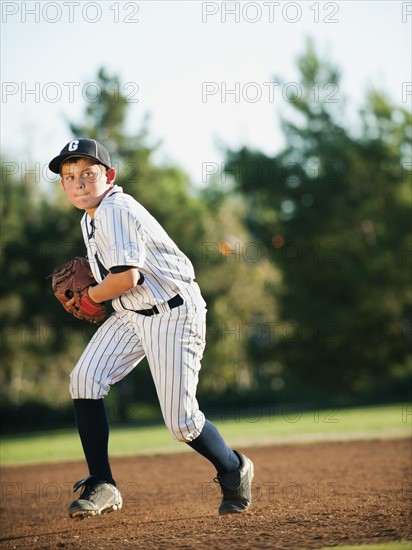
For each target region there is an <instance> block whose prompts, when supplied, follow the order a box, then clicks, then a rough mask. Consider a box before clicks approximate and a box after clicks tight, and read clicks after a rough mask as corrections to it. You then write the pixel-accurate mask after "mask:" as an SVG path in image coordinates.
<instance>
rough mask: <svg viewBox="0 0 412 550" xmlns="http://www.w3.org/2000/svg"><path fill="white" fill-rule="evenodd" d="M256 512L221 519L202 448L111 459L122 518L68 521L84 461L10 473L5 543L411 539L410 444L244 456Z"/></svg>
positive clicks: (311, 544)
mask: <svg viewBox="0 0 412 550" xmlns="http://www.w3.org/2000/svg"><path fill="white" fill-rule="evenodd" d="M242 450H243V451H245V452H246V453H247V454H248V455H249V456H250V457H251V458H252V460H253V461H254V463H255V479H254V482H253V487H252V491H253V496H254V503H253V507H252V508H251V509H250V510H249V511H248V512H247V513H245V514H242V515H235V516H222V517H220V516H218V514H217V507H218V504H219V501H220V493H219V488H218V486H217V484H216V483H213V480H212V478H213V475H214V472H213V470H212V469H211V468H210V465H209V463H208V462H206V461H205V460H204V459H203V458H202V457H200V456H198V455H197V454H196V453H181V454H174V455H156V456H152V457H136V458H124V459H113V461H112V465H113V469H114V472H115V475H116V479H117V481H118V485H119V488H120V489H121V491H122V494H123V497H124V507H123V510H121V511H120V512H115V513H112V514H107V515H103V516H99V517H94V518H89V519H87V520H83V521H74V520H70V519H68V518H67V517H66V509H67V506H68V505H69V504H70V501H71V499H72V492H71V487H72V484H73V482H74V481H76V480H78V479H81V478H82V477H84V475H85V474H86V471H85V469H84V466H83V464H82V463H77V462H76V463H65V464H56V465H48V466H40V465H39V466H30V467H28V466H27V467H16V468H13V467H11V468H4V469H3V470H2V475H1V487H2V493H1V536H0V548H5V549H12V548H22V549H30V550H33V549H39V548H42V549H55V548H77V549H78V548H93V549H94V548H104V549H112V548H116V549H119V548H145V549H170V548H183V549H188V548H208V549H209V550H212V549H222V548H225V549H226V548H243V549H244V548H248V549H249V548H252V549H254V548H282V549H283V548H284V549H293V550H297V549H303V548H307V549H309V548H320V547H322V546H330V545H337V546H339V545H344V544H355V543H357V544H366V543H377V542H387V541H396V540H405V539H407V540H411V539H412V526H411V505H410V501H411V496H412V476H411V459H412V446H411V442H410V441H409V440H405V439H403V440H391V441H390V440H388V441H378V440H376V441H358V442H350V443H319V444H305V445H284V446H283V445H282V446H273V447H262V448H254V449H252V448H250V449H242Z"/></svg>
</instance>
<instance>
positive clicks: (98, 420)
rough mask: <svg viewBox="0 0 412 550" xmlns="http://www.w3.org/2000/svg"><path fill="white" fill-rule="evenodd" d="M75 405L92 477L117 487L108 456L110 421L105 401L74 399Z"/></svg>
mask: <svg viewBox="0 0 412 550" xmlns="http://www.w3.org/2000/svg"><path fill="white" fill-rule="evenodd" d="M73 404H74V413H75V417H76V424H77V429H78V431H79V435H80V440H81V442H82V445H83V451H84V455H85V457H86V461H87V465H88V467H89V473H90V475H94V476H97V477H98V478H99V480H102V481H103V480H104V481H107V482H108V483H112V484H113V485H115V482H114V479H113V477H112V472H111V469H110V463H109V455H108V444H109V419H108V418H107V412H106V407H105V405H104V402H103V399H74V400H73Z"/></svg>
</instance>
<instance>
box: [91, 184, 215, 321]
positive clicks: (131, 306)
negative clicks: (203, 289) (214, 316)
mask: <svg viewBox="0 0 412 550" xmlns="http://www.w3.org/2000/svg"><path fill="white" fill-rule="evenodd" d="M81 227H82V232H83V238H84V241H85V243H86V247H87V256H88V259H89V262H90V265H91V268H92V271H93V275H94V277H95V279H96V281H97V282H101V281H102V280H103V279H104V277H105V276H106V275H107V273H108V272H109V271H110V270H111V269H112V268H114V267H118V266H132V267H137V268H138V269H139V272H140V273H141V275H143V277H144V284H141V285H138V286H136V287H135V288H133V289H131V290H129V291H127V292H125V293H123V294H122V295H121V296H119V297H117V298H114V299H113V300H112V305H113V308H114V309H115V310H116V311H119V312H121V311H124V310H133V311H136V310H141V309H149V308H151V307H153V306H155V305H159V304H162V303H164V302H167V301H168V300H170V299H171V298H172V297H173V296H175V295H176V294H179V293H181V292H182V291H184V290H187V289H189V287H190V286H191V285H192V283H193V281H194V278H195V274H194V270H193V265H192V263H191V262H190V260H189V259H188V258H187V257H186V256H185V255H184V254H183V252H182V251H181V250H180V249H179V248H178V246H177V245H176V244H175V243H174V242H173V240H172V239H171V238H170V237H169V236H168V234H167V233H166V231H165V230H164V229H163V227H162V226H161V225H160V224H159V223H158V222H157V220H156V219H155V218H154V217H153V216H152V215H151V214H150V213H149V212H148V211H147V210H146V209H145V208H144V207H143V206H142V205H141V204H140V203H139V202H137V201H136V200H135V199H134V198H133V197H131V196H130V195H128V194H126V193H124V192H123V189H122V188H121V187H120V186H117V185H114V186H113V188H112V190H110V191H109V193H108V194H107V195H106V196H105V197H104V199H103V200H102V202H101V203H100V205H99V207H98V208H97V210H96V211H95V214H94V219H91V218H90V216H89V215H88V214H87V212H86V213H85V214H84V216H83V218H82V220H81ZM195 286H196V287H197V285H195ZM198 299H200V300H201V301H203V299H202V298H201V297H200V294H199V296H198ZM202 305H205V304H204V302H203V304H202Z"/></svg>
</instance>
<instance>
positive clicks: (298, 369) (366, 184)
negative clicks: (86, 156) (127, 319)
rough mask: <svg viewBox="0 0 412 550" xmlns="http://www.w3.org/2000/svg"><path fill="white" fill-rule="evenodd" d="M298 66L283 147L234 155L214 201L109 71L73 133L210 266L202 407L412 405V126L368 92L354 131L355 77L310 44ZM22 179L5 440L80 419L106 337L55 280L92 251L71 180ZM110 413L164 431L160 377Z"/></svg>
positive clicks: (11, 252)
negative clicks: (349, 117) (156, 420)
mask: <svg viewBox="0 0 412 550" xmlns="http://www.w3.org/2000/svg"><path fill="white" fill-rule="evenodd" d="M298 68H299V71H300V83H299V88H296V94H295V95H294V96H293V94H292V95H289V101H288V106H289V110H285V112H284V113H283V114H282V128H283V132H284V135H285V137H286V143H287V146H286V147H285V148H284V150H282V151H280V152H278V154H276V155H275V156H273V157H269V156H266V155H265V154H263V153H262V152H259V151H252V150H249V149H247V148H242V149H240V150H237V151H231V150H228V151H227V152H226V162H225V163H224V170H223V171H222V172H221V173H219V174H216V175H215V176H214V177H212V178H211V179H210V181H208V183H207V185H206V186H202V187H199V186H198V185H195V184H196V183H198V182H191V181H190V180H189V177H188V176H187V175H186V174H185V173H184V172H183V171H182V170H180V169H179V168H178V167H177V166H173V165H159V163H156V162H154V161H153V154H154V152H155V151H156V146H153V145H149V138H150V135H149V129H148V127H147V123H146V124H145V125H144V127H143V128H139V129H138V130H137V131H136V133H135V134H132V135H130V132H127V131H126V126H127V124H126V123H127V115H128V102H127V100H126V98H125V97H122V96H121V95H120V94H113V89H114V87H113V83H115V82H118V78H117V76H116V75H108V74H107V73H106V71H105V70H104V69H101V70H100V71H99V73H98V77H97V82H98V83H99V85H100V88H101V90H102V91H103V92H102V94H101V96H100V100H99V102H97V103H91V104H89V105H88V106H87V109H86V112H85V115H84V119H83V120H82V121H81V122H79V123H78V124H76V123H73V122H71V123H70V129H71V132H72V133H73V136H77V137H79V136H81V137H91V138H96V139H98V140H99V141H101V142H103V143H105V144H106V145H107V147H108V149H109V150H110V151H112V152H113V154H112V161H113V164H114V166H115V167H116V168H117V169H118V172H119V176H118V180H117V183H118V184H120V185H122V186H123V187H124V190H125V191H126V192H127V193H129V194H131V195H132V196H134V197H135V198H136V199H137V200H138V201H140V202H141V203H142V204H143V205H144V206H146V207H147V208H148V209H149V211H150V212H151V213H152V214H153V215H154V216H155V217H156V218H157V219H158V220H159V221H160V223H161V224H163V225H164V227H165V228H166V230H167V231H168V232H169V233H170V235H171V236H172V238H173V239H174V240H175V241H176V243H177V244H178V245H179V247H180V248H181V249H182V250H183V251H184V252H185V253H186V254H187V255H188V256H189V258H190V259H191V260H192V262H193V264H194V266H195V270H196V273H197V280H198V283H199V284H200V287H201V289H202V292H203V295H204V297H205V299H206V301H207V303H208V320H207V347H206V352H205V356H204V360H203V370H202V376H201V378H200V384H199V391H198V397H199V401H200V403H201V405H202V404H203V405H204V406H206V407H209V408H210V407H211V408H213V407H214V406H216V407H218V406H221V405H223V404H229V405H230V404H243V405H251V404H259V403H260V404H261V403H282V402H295V403H296V402H299V403H303V404H305V403H311V402H315V401H316V403H318V404H319V403H324V404H330V403H335V404H336V403H338V404H342V405H346V404H355V403H356V404H360V403H371V402H375V403H378V402H385V401H401V400H410V399H411V381H412V359H411V348H412V335H411V326H412V321H411V312H412V290H411V286H410V275H411V263H412V261H411V256H412V236H411V227H410V214H411V178H412V176H411V142H412V135H411V134H412V132H411V122H412V121H411V115H410V113H408V112H407V111H406V110H405V109H403V108H401V107H399V106H395V105H391V104H390V102H389V101H388V100H387V98H385V97H384V96H383V94H381V93H379V91H377V90H370V91H369V92H368V93H367V95H366V97H365V103H364V106H363V107H362V109H361V110H360V112H359V113H358V120H357V124H356V125H353V124H352V125H351V127H350V128H348V127H346V126H345V122H346V109H347V107H346V106H345V101H344V98H343V97H342V92H341V84H340V77H339V71H338V70H337V69H336V68H335V67H333V66H332V65H331V64H330V63H329V62H327V61H322V60H321V59H319V58H318V57H317V55H316V52H315V51H314V48H313V45H312V44H311V43H310V42H309V43H308V45H307V49H306V51H305V52H304V54H302V56H301V58H300V59H299V60H298ZM338 90H339V94H337V91H338ZM338 98H339V99H338ZM257 131H258V129H257ZM63 145H64V144H54V145H53V144H51V156H52V155H53V154H55V153H56V151H58V150H60V149H61V147H63ZM14 172H15V171H14V170H13V163H12V162H10V161H8V159H2V187H1V197H2V205H1V208H2V230H1V239H2V255H1V269H2V277H1V302H0V305H1V325H2V340H1V342H2V367H1V398H2V408H3V413H4V414H3V415H2V417H3V421H2V424H3V426H2V428H3V430H5V429H7V430H11V429H20V428H22V427H23V428H24V427H28V426H29V427H30V423H31V424H32V425H35V426H38V427H40V425H41V427H42V428H44V427H46V426H47V425H52V424H53V422H58V423H60V424H61V422H62V421H64V420H65V419H66V420H68V419H69V418H70V419H71V407H70V403H69V394H68V375H69V373H70V370H71V369H72V367H73V365H74V363H75V362H76V360H77V358H78V357H79V355H80V354H81V352H82V350H83V349H84V347H85V346H86V344H87V342H88V340H89V339H90V337H91V336H92V334H93V333H94V331H95V327H93V326H90V325H89V324H87V323H84V322H82V321H79V320H77V319H74V318H71V317H70V316H69V315H68V314H67V313H66V312H65V311H64V310H63V309H62V308H61V306H60V305H59V304H58V302H57V301H56V300H55V298H54V296H53V294H52V292H51V287H50V281H49V280H47V279H46V278H47V276H48V275H49V274H50V273H51V271H52V270H53V268H54V267H55V266H57V265H59V264H62V263H63V262H65V261H66V260H68V259H70V258H71V257H73V256H75V255H84V254H85V248H84V244H83V242H82V238H81V232H80V227H79V221H80V218H81V212H79V211H78V210H75V209H74V208H72V207H71V205H70V204H69V203H68V201H67V200H66V199H65V196H64V193H63V190H62V189H61V187H60V185H59V182H58V180H57V179H56V182H55V183H54V184H48V185H43V184H39V182H38V181H36V178H35V176H34V175H33V174H30V173H27V174H25V175H23V176H22V177H20V178H18V177H17V176H16V175H15V173H14ZM107 403H108V407H109V409H110V410H111V412H112V418H113V419H114V420H115V421H116V420H118V421H123V422H124V421H135V420H142V419H147V418H151V417H157V416H159V409H158V405H157V400H156V395H155V391H154V386H153V383H152V381H151V378H150V374H149V370H148V368H147V365H145V364H140V365H139V366H138V367H137V368H136V369H135V371H134V372H133V373H132V374H131V375H130V376H129V377H128V378H127V379H126V380H124V381H123V382H121V383H119V384H118V385H116V386H115V387H114V388H113V389H112V391H111V393H110V395H109V397H108V398H107ZM33 411H36V414H34V413H33ZM56 411H59V413H58V414H57V412H56ZM62 411H63V413H62ZM6 418H7V421H5V419H6Z"/></svg>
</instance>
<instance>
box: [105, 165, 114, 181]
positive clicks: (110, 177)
mask: <svg viewBox="0 0 412 550" xmlns="http://www.w3.org/2000/svg"><path fill="white" fill-rule="evenodd" d="M106 178H107V183H113V182H114V180H115V179H116V169H115V168H109V169H108V170H107V172H106Z"/></svg>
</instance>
